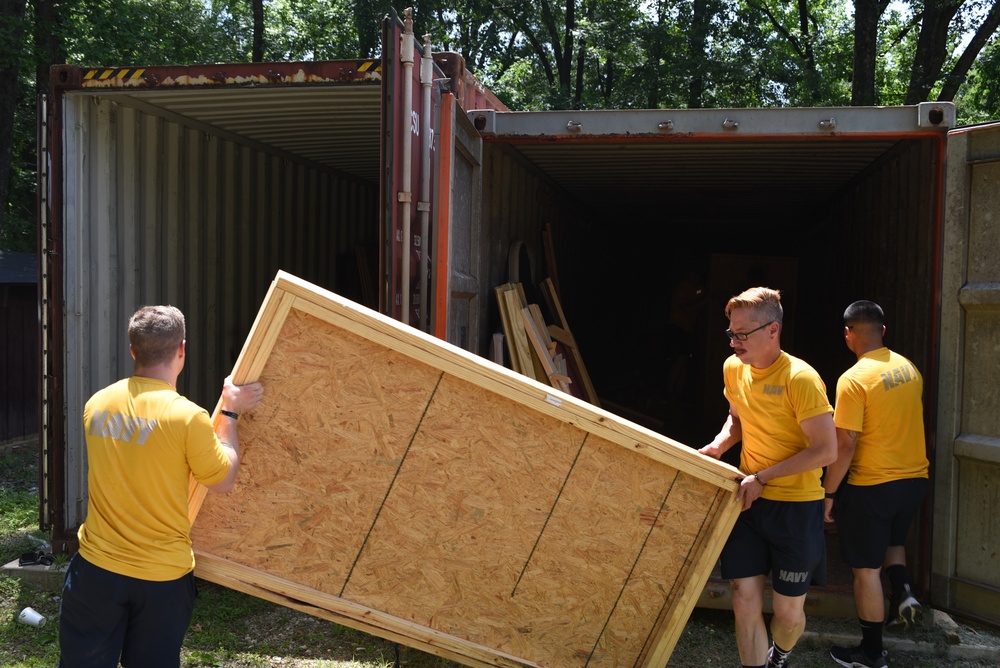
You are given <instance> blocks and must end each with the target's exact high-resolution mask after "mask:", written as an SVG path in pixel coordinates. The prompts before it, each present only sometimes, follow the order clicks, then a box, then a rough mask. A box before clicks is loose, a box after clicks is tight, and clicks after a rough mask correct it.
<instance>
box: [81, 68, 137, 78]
mask: <svg viewBox="0 0 1000 668" xmlns="http://www.w3.org/2000/svg"><path fill="white" fill-rule="evenodd" d="M145 71H146V68H144V67H124V68H123V67H114V68H111V69H105V68H102V69H94V70H87V72H86V73H85V74H84V75H83V80H84V81H109V80H112V79H116V80H118V81H131V80H133V79H141V78H142V75H143V73H144V72H145Z"/></svg>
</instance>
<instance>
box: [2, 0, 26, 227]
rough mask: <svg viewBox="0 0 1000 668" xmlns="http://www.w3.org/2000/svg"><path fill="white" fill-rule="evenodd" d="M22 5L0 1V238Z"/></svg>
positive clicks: (16, 0)
mask: <svg viewBox="0 0 1000 668" xmlns="http://www.w3.org/2000/svg"><path fill="white" fill-rule="evenodd" d="M25 8H26V4H25V1H24V0H0V20H2V22H3V24H4V25H5V26H8V27H9V29H8V30H4V31H3V32H2V33H0V237H2V235H3V233H4V227H5V222H6V218H7V216H6V212H7V208H8V197H7V193H8V190H9V188H10V179H11V164H12V161H13V158H14V116H15V112H16V110H17V107H18V93H19V90H20V78H21V58H22V51H21V48H20V47H21V42H22V40H23V39H24V34H25V18H26V17H25Z"/></svg>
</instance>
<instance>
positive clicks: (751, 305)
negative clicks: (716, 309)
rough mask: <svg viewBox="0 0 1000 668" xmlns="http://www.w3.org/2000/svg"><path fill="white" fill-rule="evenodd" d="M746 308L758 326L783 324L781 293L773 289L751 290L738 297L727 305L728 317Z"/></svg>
mask: <svg viewBox="0 0 1000 668" xmlns="http://www.w3.org/2000/svg"><path fill="white" fill-rule="evenodd" d="M738 308H745V309H747V310H748V311H750V313H751V317H750V319H751V320H753V321H754V322H756V323H757V324H758V325H763V324H764V323H768V322H776V323H778V324H779V325H780V324H781V319H782V317H784V310H783V309H782V308H781V292H780V291H779V290H772V289H771V288H759V287H758V288H750V289H749V290H744V291H743V292H741V293H740V294H738V295H736V296H735V297H733V298H732V299H730V300H729V302H728V303H727V304H726V317H727V318H730V317H731V314H732V312H733V310H734V309H738Z"/></svg>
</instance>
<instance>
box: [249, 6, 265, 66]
mask: <svg viewBox="0 0 1000 668" xmlns="http://www.w3.org/2000/svg"><path fill="white" fill-rule="evenodd" d="M251 8H252V10H253V54H252V55H251V57H250V60H251V61H252V62H254V63H261V62H264V0H251Z"/></svg>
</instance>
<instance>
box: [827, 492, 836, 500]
mask: <svg viewBox="0 0 1000 668" xmlns="http://www.w3.org/2000/svg"><path fill="white" fill-rule="evenodd" d="M826 498H828V499H836V498H837V493H836V492H827V493H826Z"/></svg>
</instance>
